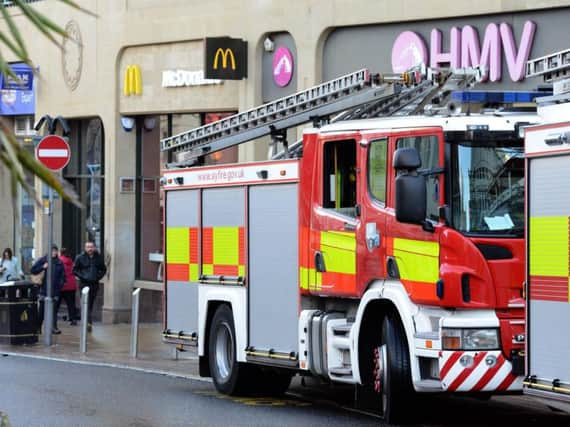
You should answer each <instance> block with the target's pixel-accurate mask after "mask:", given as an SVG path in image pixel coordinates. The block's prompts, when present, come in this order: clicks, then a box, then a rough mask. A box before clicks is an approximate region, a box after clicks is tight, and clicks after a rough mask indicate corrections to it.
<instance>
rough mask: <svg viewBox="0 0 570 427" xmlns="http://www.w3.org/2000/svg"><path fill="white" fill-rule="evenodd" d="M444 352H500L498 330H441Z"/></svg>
mask: <svg viewBox="0 0 570 427" xmlns="http://www.w3.org/2000/svg"><path fill="white" fill-rule="evenodd" d="M441 337H442V348H443V350H498V349H499V348H500V344H499V330H498V329H455V328H454V329H450V328H443V329H442V330H441Z"/></svg>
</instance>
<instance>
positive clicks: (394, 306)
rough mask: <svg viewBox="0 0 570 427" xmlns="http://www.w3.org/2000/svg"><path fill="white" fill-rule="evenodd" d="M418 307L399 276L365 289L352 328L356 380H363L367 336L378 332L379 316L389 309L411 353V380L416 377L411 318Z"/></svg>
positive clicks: (380, 318)
mask: <svg viewBox="0 0 570 427" xmlns="http://www.w3.org/2000/svg"><path fill="white" fill-rule="evenodd" d="M417 310H418V307H417V306H416V305H415V304H414V303H412V302H411V301H410V299H409V297H408V294H407V292H406V290H405V288H404V286H403V285H402V284H401V282H400V281H399V280H379V281H377V282H374V283H373V284H372V285H371V286H370V287H369V288H368V290H367V291H366V292H365V293H364V295H363V297H362V299H361V302H360V304H359V307H358V311H357V315H356V318H355V327H354V328H353V334H354V335H353V339H352V344H353V355H354V356H355V358H354V360H357V361H358V363H356V364H354V365H353V372H354V377H355V380H356V382H357V383H358V384H362V383H363V379H362V373H361V369H360V367H361V366H365V365H366V363H367V362H366V359H365V358H366V352H365V347H366V345H367V340H369V339H370V337H371V336H373V334H377V335H379V334H380V333H381V327H382V320H383V318H384V317H385V316H386V314H387V313H389V312H391V313H393V314H394V315H395V316H397V319H398V320H399V321H400V324H401V325H402V326H403V328H404V331H405V335H406V341H407V344H408V349H409V353H410V354H409V356H410V369H411V376H412V382H414V378H419V367H418V365H417V362H416V358H415V351H414V338H413V337H414V332H415V327H414V322H413V315H414V314H415V313H416V312H417Z"/></svg>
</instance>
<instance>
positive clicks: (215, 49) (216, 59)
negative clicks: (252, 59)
mask: <svg viewBox="0 0 570 427" xmlns="http://www.w3.org/2000/svg"><path fill="white" fill-rule="evenodd" d="M204 45H205V49H204V52H205V55H204V70H205V76H204V77H205V78H207V79H220V80H241V79H243V78H246V77H247V42H246V41H245V40H241V39H232V38H229V37H208V38H206V39H205V40H204Z"/></svg>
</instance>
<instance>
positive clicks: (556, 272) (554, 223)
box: [529, 216, 568, 277]
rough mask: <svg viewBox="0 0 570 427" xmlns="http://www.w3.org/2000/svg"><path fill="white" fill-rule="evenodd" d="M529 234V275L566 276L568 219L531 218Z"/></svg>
mask: <svg viewBox="0 0 570 427" xmlns="http://www.w3.org/2000/svg"><path fill="white" fill-rule="evenodd" d="M529 232H530V236H529V238H530V240H529V251H530V253H529V259H530V274H531V275H533V276H559V277H561V276H568V217H567V216H561V217H553V216H550V217H531V218H530V230H529Z"/></svg>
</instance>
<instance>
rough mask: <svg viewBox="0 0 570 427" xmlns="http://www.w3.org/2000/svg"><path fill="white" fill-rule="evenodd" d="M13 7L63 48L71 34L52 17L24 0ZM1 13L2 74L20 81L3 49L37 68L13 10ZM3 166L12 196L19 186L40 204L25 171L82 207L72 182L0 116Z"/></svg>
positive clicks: (67, 0) (65, 0) (2, 9)
mask: <svg viewBox="0 0 570 427" xmlns="http://www.w3.org/2000/svg"><path fill="white" fill-rule="evenodd" d="M59 1H60V2H61V3H63V4H65V5H67V6H69V7H72V8H74V9H77V10H79V11H81V12H83V13H86V14H88V15H91V16H94V17H96V16H97V15H96V14H94V13H92V12H90V11H89V10H86V9H84V8H82V7H81V6H79V5H78V4H77V3H76V2H75V1H73V0H59ZM13 4H14V5H15V8H14V9H19V10H20V11H21V12H22V14H23V16H24V17H25V18H26V19H27V20H28V21H29V22H31V23H32V24H33V26H34V27H35V28H36V29H37V30H38V31H39V32H40V33H41V34H42V35H43V36H44V37H46V38H47V39H48V40H50V41H51V42H52V43H54V44H56V45H57V46H60V47H61V43H60V42H59V41H58V40H59V39H60V38H66V37H68V34H67V33H66V32H65V30H64V29H63V28H62V27H60V26H59V25H58V24H57V23H55V22H54V21H53V20H51V19H50V18H48V17H47V16H45V15H44V14H43V13H40V12H39V11H38V10H36V9H35V8H34V7H33V6H31V5H30V4H28V3H26V2H25V1H23V0H13ZM0 13H1V14H2V18H3V21H4V25H3V26H2V28H1V29H0V73H2V75H3V76H5V77H6V76H9V77H11V78H13V79H14V80H17V76H16V74H15V73H14V72H13V71H12V68H11V67H10V65H9V63H8V62H7V61H6V59H5V56H4V55H3V51H4V49H3V48H5V49H7V50H8V51H9V52H10V53H11V55H12V56H13V57H15V58H16V60H17V61H18V62H24V63H26V64H28V65H29V66H30V67H32V70H35V67H34V65H33V62H32V59H31V58H30V56H29V53H28V50H27V48H26V43H25V41H24V39H23V37H22V34H21V32H20V30H19V29H18V26H17V24H16V22H15V21H14V18H13V13H11V12H10V11H9V10H7V9H6V7H5V6H4V5H3V4H0ZM0 165H3V166H4V167H5V168H6V170H7V171H8V173H9V175H10V179H11V189H12V198H13V200H15V198H16V196H17V190H18V185H20V186H21V187H22V188H23V189H24V191H26V192H27V193H29V194H30V195H31V196H32V197H33V198H34V199H35V200H36V201H37V202H38V203H41V201H40V200H39V198H38V197H37V195H36V194H35V191H34V188H33V187H32V186H30V184H29V183H28V182H27V181H26V173H31V174H33V175H34V176H36V177H37V178H39V179H40V180H41V181H43V182H44V183H45V184H47V185H48V186H50V187H51V188H53V189H54V190H55V191H56V192H57V193H58V194H59V195H60V196H61V197H62V198H63V199H64V200H67V201H68V202H70V203H72V204H74V205H76V206H78V207H81V204H80V202H79V198H78V196H77V194H76V193H75V191H74V190H73V188H72V187H71V185H70V184H69V183H67V182H66V181H64V180H62V179H60V178H59V177H58V176H57V175H56V174H54V173H52V172H51V171H50V170H48V169H47V168H46V167H45V166H43V165H42V164H41V163H40V162H38V161H37V160H36V158H35V157H34V156H33V155H31V154H30V153H29V152H28V151H27V150H26V149H25V148H24V147H22V146H21V145H20V144H19V143H18V141H17V140H16V137H15V136H14V134H13V133H12V130H11V129H10V127H9V126H7V125H6V122H5V121H4V120H2V119H1V118H0Z"/></svg>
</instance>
